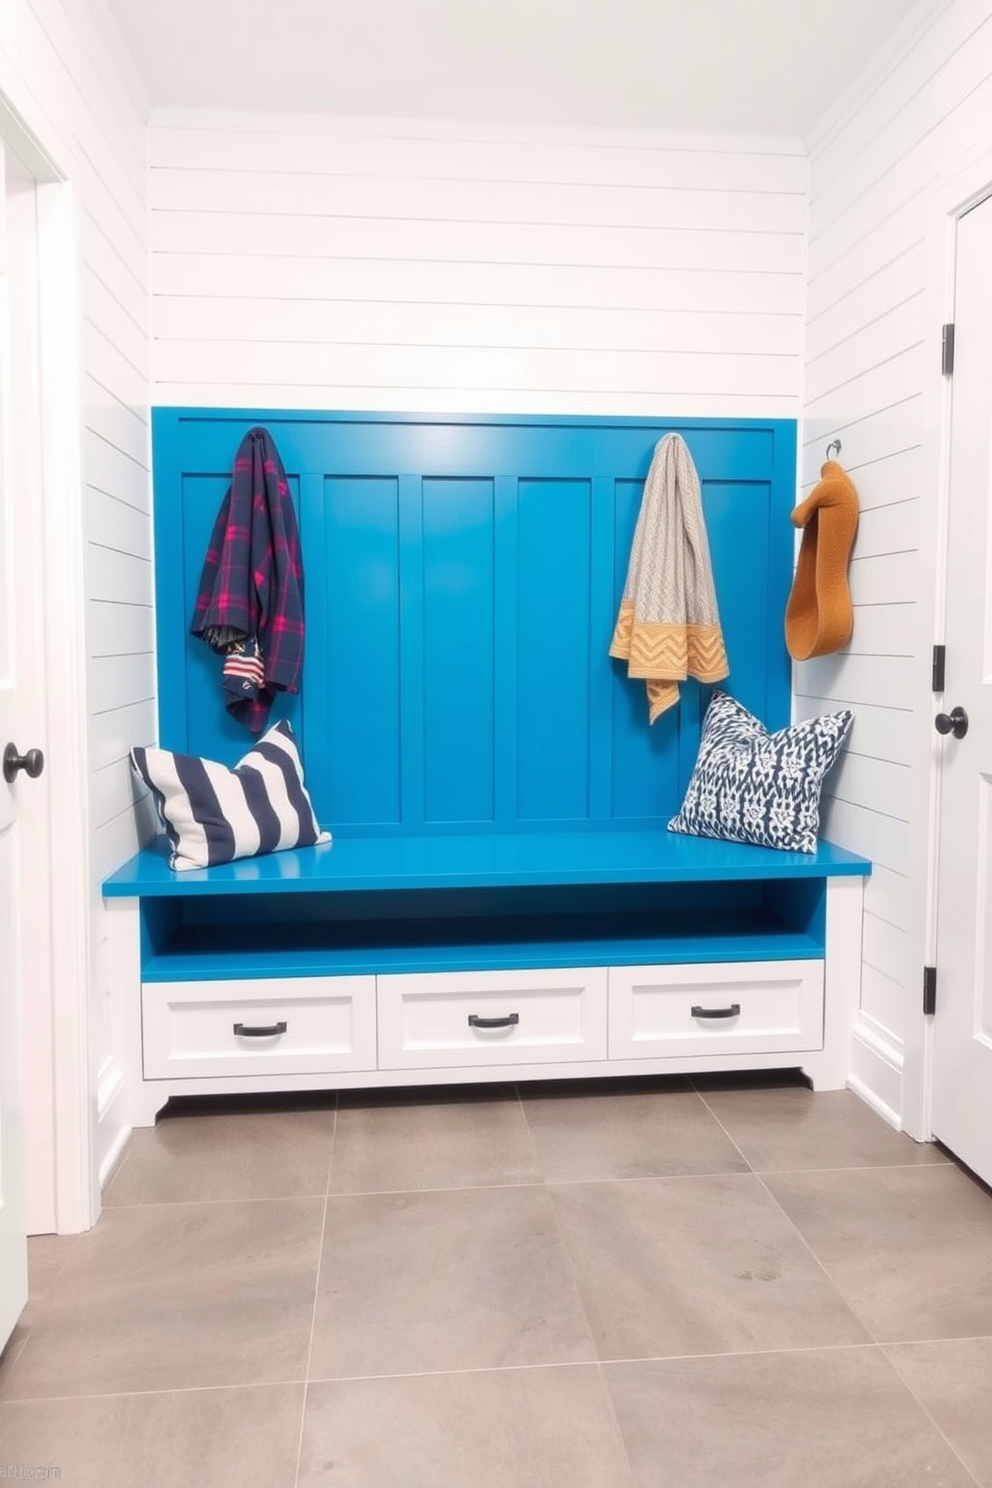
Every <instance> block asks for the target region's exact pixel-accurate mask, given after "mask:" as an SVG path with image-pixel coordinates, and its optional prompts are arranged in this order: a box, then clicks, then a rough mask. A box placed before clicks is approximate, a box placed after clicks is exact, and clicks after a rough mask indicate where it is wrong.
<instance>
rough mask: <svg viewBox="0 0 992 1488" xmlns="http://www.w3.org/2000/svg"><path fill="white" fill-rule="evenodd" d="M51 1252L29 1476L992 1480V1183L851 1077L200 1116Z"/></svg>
mask: <svg viewBox="0 0 992 1488" xmlns="http://www.w3.org/2000/svg"><path fill="white" fill-rule="evenodd" d="M30 1250H31V1255H30V1260H31V1284H32V1296H31V1301H30V1303H29V1306H28V1309H27V1311H26V1312H25V1314H24V1317H23V1320H22V1323H21V1325H20V1326H19V1328H18V1330H17V1332H16V1333H15V1336H14V1338H13V1340H12V1341H11V1343H10V1345H9V1346H8V1349H7V1350H6V1352H5V1354H4V1355H3V1358H2V1361H0V1468H3V1469H4V1470H5V1475H6V1476H8V1477H10V1476H13V1475H14V1471H13V1470H14V1469H16V1468H18V1467H24V1468H28V1467H30V1468H33V1469H35V1472H34V1474H33V1476H35V1477H37V1476H38V1475H39V1473H38V1470H39V1469H44V1468H51V1469H58V1472H59V1481H60V1482H61V1483H63V1484H66V1485H72V1488H90V1485H94V1488H95V1485H99V1488H124V1485H128V1488H131V1485H133V1484H135V1483H140V1484H143V1485H147V1488H165V1485H170V1488H171V1485H173V1484H175V1483H181V1482H189V1481H193V1480H200V1481H203V1482H209V1483H211V1484H214V1485H220V1488H227V1485H232V1488H233V1485H238V1488H255V1485H258V1488H261V1485H263V1484H264V1485H265V1488H315V1485H317V1484H333V1485H338V1488H728V1485H731V1484H732V1485H734V1488H758V1485H760V1488H800V1485H802V1488H859V1485H866V1488H867V1485H871V1488H915V1485H917V1484H919V1485H924V1484H926V1485H928V1488H959V1485H960V1488H966V1485H972V1488H973V1485H974V1484H976V1483H977V1484H983V1485H986V1488H992V1410H990V1406H989V1401H990V1400H992V1197H990V1196H989V1194H988V1193H987V1192H986V1191H985V1189H984V1188H983V1187H982V1186H981V1185H979V1184H978V1183H976V1182H975V1181H974V1180H973V1179H972V1178H971V1177H969V1176H968V1175H967V1174H966V1173H965V1172H963V1171H961V1170H960V1169H959V1168H958V1167H957V1166H956V1165H955V1164H954V1163H953V1162H951V1161H949V1160H948V1158H947V1157H946V1156H945V1155H944V1154H943V1153H942V1152H941V1151H940V1150H938V1149H937V1148H934V1147H920V1146H917V1145H916V1144H915V1143H913V1142H912V1141H910V1140H909V1138H907V1137H903V1136H900V1135H898V1134H897V1133H895V1132H893V1131H891V1130H889V1128H888V1127H887V1126H886V1125H885V1124H884V1123H883V1122H882V1121H880V1120H879V1119H878V1118H877V1117H876V1116H875V1115H874V1114H873V1113H872V1112H871V1111H870V1110H869V1109H868V1108H867V1107H866V1106H864V1105H863V1104H862V1103H861V1102H859V1101H858V1100H857V1099H856V1098H855V1097H854V1096H852V1095H850V1094H848V1093H847V1092H837V1093H829V1094H820V1095H813V1094H812V1093H811V1092H809V1091H808V1090H807V1089H805V1087H803V1086H802V1085H801V1083H799V1082H798V1081H790V1080H789V1079H788V1078H786V1079H782V1078H780V1077H770V1078H768V1079H767V1080H762V1079H752V1080H748V1081H741V1080H734V1079H731V1078H729V1077H713V1078H711V1079H702V1078H701V1079H698V1080H696V1081H692V1082H690V1081H661V1080H657V1081H630V1082H620V1081H604V1082H595V1083H588V1082H586V1083H581V1084H579V1083H576V1084H562V1083H556V1084H554V1085H552V1084H547V1085H521V1086H519V1087H513V1086H488V1087H475V1088H470V1089H462V1090H447V1091H445V1090H431V1091H419V1092H418V1091H409V1092H397V1093H389V1094H385V1093H383V1094H378V1095H377V1094H375V1093H369V1092H362V1093H352V1094H349V1095H342V1096H341V1098H340V1101H339V1102H337V1103H336V1102H335V1101H334V1099H333V1098H330V1099H323V1100H322V1099H321V1098H316V1097H315V1098H313V1099H312V1100H308V1099H307V1098H300V1099H299V1100H298V1101H296V1102H294V1103H292V1104H286V1103H285V1102H280V1101H279V1100H278V1099H275V1098H273V1099H272V1100H270V1101H262V1100H258V1101H255V1102H254V1103H252V1102H247V1101H246V1102H243V1103H241V1105H240V1106H239V1107H232V1106H231V1105H229V1104H228V1105H224V1106H220V1107H219V1106H218V1105H216V1104H215V1105H213V1106H211V1105H209V1104H203V1105H201V1106H200V1107H195V1108H192V1109H191V1108H190V1107H189V1106H187V1107H185V1108H183V1110H182V1111H181V1112H180V1113H178V1114H175V1115H173V1114H171V1113H170V1114H169V1115H167V1116H166V1117H164V1118H162V1119H160V1121H159V1124H158V1126H157V1127H156V1128H155V1129H154V1130H149V1131H142V1132H139V1133H137V1134H136V1136H135V1138H134V1140H133V1142H132V1144H131V1146H130V1148H129V1150H128V1153H127V1155H126V1158H125V1161H124V1163H123V1164H122V1166H121V1168H120V1170H119V1172H118V1173H117V1174H116V1176H115V1177H114V1179H113V1181H112V1183H111V1184H110V1186H109V1189H108V1191H107V1193H106V1195H105V1209H104V1214H103V1217H102V1218H101V1220H100V1223H99V1224H98V1225H97V1227H96V1229H95V1230H93V1231H92V1232H91V1233H90V1234H88V1235H82V1236H77V1237H69V1238H63V1239H60V1238H56V1237H40V1238H38V1239H35V1240H33V1241H32V1242H31V1246H30ZM21 1475H22V1476H26V1475H27V1474H26V1473H22V1474H21ZM51 1476H53V1477H54V1473H52V1474H51Z"/></svg>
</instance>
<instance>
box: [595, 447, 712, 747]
mask: <svg viewBox="0 0 992 1488" xmlns="http://www.w3.org/2000/svg"><path fill="white" fill-rule="evenodd" d="M610 655H611V656H616V657H619V658H620V659H621V660H622V661H626V662H627V673H628V676H631V677H642V678H644V680H645V681H646V683H647V693H648V716H649V720H650V722H651V723H654V721H655V719H656V718H658V717H660V715H661V714H662V713H664V712H665V710H666V709H668V708H671V707H672V706H673V705H674V704H675V703H677V702H678V700H679V688H678V684H679V682H682V681H685V679H686V677H696V678H698V680H699V681H700V682H719V681H721V680H722V679H723V678H724V677H726V676H727V674H728V672H729V670H730V668H729V666H728V665H727V652H726V649H725V648H724V644H723V632H722V631H721V629H720V616H719V614H718V612H717V605H716V591H715V589H714V586H713V572H712V568H711V566H710V549H709V542H708V540H707V537H706V526H705V523H704V521H703V506H702V501H701V499H700V491H699V477H698V475H697V474H696V468H695V466H694V465H693V463H692V457H691V456H690V454H689V450H688V447H687V445H686V443H685V440H684V439H682V437H681V436H680V435H678V434H666V435H665V437H664V439H661V440H659V442H658V444H657V445H656V447H655V452H654V458H653V459H652V461H651V468H650V470H649V471H648V477H647V480H646V481H645V483H644V495H643V497H642V499H641V509H640V512H639V513H638V517H637V527H636V529H635V531H634V541H633V545H632V547H631V550H630V564H629V567H628V569H627V583H626V585H625V586H624V591H623V599H622V600H621V603H620V613H619V615H618V616H617V624H616V629H615V631H614V633H613V641H612V643H611V645H610Z"/></svg>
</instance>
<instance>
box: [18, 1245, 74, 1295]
mask: <svg viewBox="0 0 992 1488" xmlns="http://www.w3.org/2000/svg"><path fill="white" fill-rule="evenodd" d="M78 1240H79V1236H78V1235H29V1236H28V1290H29V1292H30V1294H31V1296H32V1297H36V1298H37V1299H38V1300H39V1301H40V1300H41V1299H42V1298H43V1297H45V1296H47V1294H48V1292H49V1291H50V1289H51V1287H52V1284H53V1283H54V1282H55V1280H56V1279H57V1277H58V1274H59V1272H60V1271H61V1270H62V1267H63V1266H64V1265H65V1263H66V1261H67V1260H68V1259H69V1257H70V1255H71V1254H72V1251H73V1248H74V1246H75V1245H76V1243H77V1241H78Z"/></svg>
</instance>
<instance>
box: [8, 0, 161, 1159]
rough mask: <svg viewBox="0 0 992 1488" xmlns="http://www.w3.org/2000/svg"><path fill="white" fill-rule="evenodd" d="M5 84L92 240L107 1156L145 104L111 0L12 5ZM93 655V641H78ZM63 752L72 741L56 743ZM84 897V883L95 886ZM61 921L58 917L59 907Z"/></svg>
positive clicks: (94, 586) (82, 337)
mask: <svg viewBox="0 0 992 1488" xmlns="http://www.w3.org/2000/svg"><path fill="white" fill-rule="evenodd" d="M0 90H2V91H3V93H4V94H5V95H6V97H7V98H8V99H9V101H10V103H11V104H12V105H13V107H14V109H15V110H16V111H17V112H18V113H19V114H20V115H21V116H22V118H23V119H24V121H25V122H26V124H27V126H28V128H29V129H30V131H31V132H32V133H33V134H34V135H35V136H36V137H37V138H38V139H39V140H40V141H41V143H42V145H43V146H44V147H45V149H46V150H47V152H48V153H49V155H50V156H51V157H52V158H53V159H54V160H55V162H56V164H57V165H58V168H59V170H60V171H61V172H62V173H63V174H64V175H65V176H66V177H67V178H68V180H69V181H70V183H71V187H72V191H73V195H74V200H75V218H76V224H77V235H78V253H77V274H78V295H79V310H80V321H79V327H78V339H79V346H80V355H81V366H80V406H81V415H82V428H81V433H80V439H81V460H82V491H81V500H82V501H83V505H84V523H83V528H84V534H85V549H86V552H85V576H84V582H85V596H86V637H85V641H86V665H87V712H88V718H89V787H90V788H89V801H88V808H89V823H90V831H89V876H90V883H89V885H88V886H87V888H86V890H85V892H87V894H88V907H89V912H90V914H91V916H92V930H91V952H92V957H91V959H92V970H91V978H90V981H91V986H90V998H91V1017H90V1057H91V1081H92V1089H93V1095H94V1099H93V1102H92V1104H93V1106H94V1107H95V1108H96V1111H97V1116H98V1121H97V1132H96V1137H95V1141H96V1148H97V1151H96V1159H97V1162H98V1163H99V1164H100V1166H101V1167H102V1168H105V1167H106V1166H107V1164H108V1163H109V1162H110V1161H111V1159H112V1156H113V1153H114V1150H115V1148H116V1146H117V1144H118V1143H119V1141H120V1139H121V1136H122V1134H123V1132H124V1116H123V1114H122V1112H121V1109H120V1102H119V1100H117V1099H116V1095H117V1093H118V1092H119V1091H121V1089H122V1088H123V1073H124V1072H123V1068H122V1062H121V1061H122V1051H121V1049H120V1048H119V1047H118V1046H117V1044H118V1040H117V1033H116V1030H115V1028H114V1026H113V1019H112V1016H111V1005H110V1000H109V993H108V987H107V985H106V977H105V974H104V942H105V931H104V922H103V914H104V912H103V904H102V899H101V897H100V893H99V884H100V881H101V879H102V878H103V877H104V876H105V875H106V874H107V873H108V872H110V871H111V870H112V869H113V868H115V867H117V866H119V864H120V863H121V862H122V861H123V860H124V859H125V858H126V857H128V856H129V855H130V853H132V852H133V851H135V849H136V847H137V828H136V823H135V813H134V810H133V793H132V787H131V781H130V774H129V769H128V765H127V761H126V755H127V750H128V748H129V747H130V745H131V744H133V743H135V742H136V741H138V740H141V739H150V738H152V737H153V735H154V728H155V718H154V706H153V701H152V699H153V692H154V667H153V656H152V640H151V634H152V629H151V614H152V610H151V605H152V572H151V556H152V555H151V524H150V510H151V495H150V479H149V433H148V431H149V314H148V235H147V159H146V145H147V138H146V120H147V113H148V109H147V104H146V101H145V99H144V97H143V94H142V91H141V88H140V86H139V84H138V83H137V82H136V80H135V76H134V74H133V71H132V67H131V64H130V60H129V58H128V57H127V54H126V53H125V50H124V47H123V44H122V43H121V42H120V40H119V37H118V36H117V33H116V31H115V29H114V25H113V22H112V21H111V18H110V15H109V12H108V11H107V9H106V7H105V5H104V4H103V3H102V0H7V3H5V4H4V6H3V7H2V9H0ZM66 644H67V645H76V644H79V645H82V644H83V639H82V637H76V636H71V637H66ZM50 747H55V748H57V747H58V744H57V741H51V746H50ZM82 891H83V890H82V889H81V892H82ZM56 911H57V907H56Z"/></svg>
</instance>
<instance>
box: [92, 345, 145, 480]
mask: <svg viewBox="0 0 992 1488" xmlns="http://www.w3.org/2000/svg"><path fill="white" fill-rule="evenodd" d="M83 420H84V424H85V427H86V428H87V429H89V430H91V431H92V432H93V433H94V434H97V435H99V436H100V437H101V438H102V439H104V440H105V441H106V442H107V443H108V444H112V445H116V447H117V448H118V449H119V450H121V451H123V453H124V454H126V455H128V456H129V457H130V458H131V460H132V461H134V463H135V464H137V465H144V466H148V465H149V463H150V447H149V428H148V417H147V410H146V409H143V408H142V407H141V406H139V405H132V404H129V403H127V402H125V400H124V399H123V398H122V397H121V396H120V395H119V394H118V393H117V392H116V391H115V390H114V388H113V387H112V386H107V385H105V384H104V383H102V382H100V381H98V379H97V378H96V377H94V376H93V374H92V372H91V371H90V370H89V368H88V367H87V369H86V371H85V373H84V376H83Z"/></svg>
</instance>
